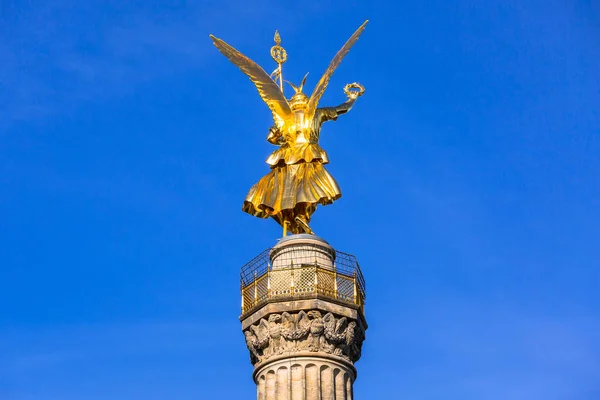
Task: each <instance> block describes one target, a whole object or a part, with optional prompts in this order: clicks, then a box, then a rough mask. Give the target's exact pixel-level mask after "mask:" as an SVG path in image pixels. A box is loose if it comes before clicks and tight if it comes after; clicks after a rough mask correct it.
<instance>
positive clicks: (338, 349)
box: [244, 310, 364, 365]
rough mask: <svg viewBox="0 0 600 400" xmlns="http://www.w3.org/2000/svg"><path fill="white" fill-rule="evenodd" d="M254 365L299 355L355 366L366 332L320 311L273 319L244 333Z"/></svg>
mask: <svg viewBox="0 0 600 400" xmlns="http://www.w3.org/2000/svg"><path fill="white" fill-rule="evenodd" d="M244 335H245V337H246V344H247V346H248V350H250V361H251V362H252V364H254V365H256V364H257V363H260V362H263V361H266V360H268V359H270V358H271V357H274V356H278V355H282V354H290V353H295V352H315V353H318V352H322V353H326V354H333V355H336V356H339V357H342V358H343V359H345V360H347V361H350V362H355V361H357V360H358V359H359V358H360V353H361V347H362V343H363V340H364V332H363V330H362V329H360V327H358V326H357V321H355V320H352V319H350V318H347V317H337V316H335V315H334V314H333V313H331V312H328V313H326V314H325V315H323V313H322V312H321V311H319V310H310V311H307V312H305V311H299V312H293V313H288V312H283V313H281V314H279V313H275V314H271V315H269V316H268V317H267V318H266V319H265V318H262V319H260V320H259V321H258V322H257V323H255V324H253V325H250V326H249V327H248V328H247V329H246V330H244Z"/></svg>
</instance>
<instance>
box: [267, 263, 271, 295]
mask: <svg viewBox="0 0 600 400" xmlns="http://www.w3.org/2000/svg"><path fill="white" fill-rule="evenodd" d="M270 298H271V271H269V266H268V265H267V299H270Z"/></svg>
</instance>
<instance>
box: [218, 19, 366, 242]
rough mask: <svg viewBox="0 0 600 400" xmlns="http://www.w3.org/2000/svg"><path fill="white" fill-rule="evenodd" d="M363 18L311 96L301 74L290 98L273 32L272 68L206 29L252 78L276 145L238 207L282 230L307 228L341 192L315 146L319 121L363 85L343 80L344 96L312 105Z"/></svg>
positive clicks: (340, 109)
mask: <svg viewBox="0 0 600 400" xmlns="http://www.w3.org/2000/svg"><path fill="white" fill-rule="evenodd" d="M367 22H368V21H365V22H364V23H363V24H362V25H361V26H360V27H359V28H358V29H357V30H356V32H354V34H353V35H352V36H350V38H349V39H348V40H347V41H346V43H345V44H344V46H342V48H341V49H340V50H339V51H338V52H337V54H336V55H335V57H333V59H332V60H331V62H330V64H329V67H328V68H327V70H326V71H325V73H324V74H323V76H322V77H321V79H320V80H319V81H318V82H317V85H316V86H315V88H314V90H313V92H312V94H311V96H310V97H308V96H307V95H306V94H305V93H304V92H303V89H304V85H305V83H306V78H307V76H304V79H303V80H302V82H301V83H300V85H298V86H296V85H293V84H291V83H290V86H291V87H292V88H293V90H294V94H293V95H292V97H291V98H290V99H286V97H285V95H284V88H283V82H284V81H283V73H282V64H283V63H284V62H285V61H286V60H287V53H286V51H285V49H284V48H283V47H281V46H280V43H281V38H280V36H279V33H278V32H276V33H275V43H276V45H275V46H273V47H272V48H271V56H272V57H273V59H274V60H275V61H276V62H277V63H278V67H277V69H276V70H275V71H274V72H273V73H272V74H268V73H267V72H266V71H265V70H264V69H263V68H262V67H260V66H259V65H258V64H257V63H255V62H254V61H252V60H251V59H250V58H248V57H246V56H245V55H243V54H242V53H240V52H239V51H238V50H236V49H234V48H233V47H232V46H230V45H229V44H227V43H225V42H224V41H223V40H221V39H219V38H216V37H214V36H213V35H210V38H211V39H212V41H213V44H214V45H215V46H216V47H217V49H219V51H220V52H221V53H222V54H223V55H225V57H227V58H228V59H229V61H231V62H232V63H233V64H235V65H236V66H237V67H238V68H239V69H240V70H241V71H242V72H243V73H244V74H246V75H247V76H248V77H249V78H250V80H251V81H252V83H254V85H255V86H256V89H257V90H258V93H259V95H260V97H261V98H262V99H263V101H264V102H265V103H266V104H267V106H268V107H269V109H270V110H271V113H272V114H273V121H274V124H273V126H271V128H270V129H269V133H268V135H267V141H268V142H269V143H271V144H273V145H275V146H277V147H278V148H277V149H276V150H275V151H274V152H273V153H272V154H271V155H270V156H269V157H268V158H267V164H269V166H270V172H269V173H268V174H267V175H265V176H263V177H262V178H261V179H260V180H259V181H258V182H257V183H256V184H254V186H252V187H251V188H250V191H249V192H248V194H247V196H246V199H245V200H244V204H243V207H242V210H243V211H245V212H246V213H248V214H251V215H253V216H255V217H259V218H269V217H270V218H273V219H274V220H275V221H277V222H278V223H279V224H280V225H281V226H282V227H283V232H284V236H285V235H286V234H287V232H288V231H289V232H291V233H294V234H297V233H309V234H312V233H313V232H312V229H311V228H310V226H309V223H310V220H311V217H312V214H313V213H314V212H315V210H316V209H317V206H318V205H319V204H320V205H328V204H332V203H333V202H334V201H336V200H337V199H339V198H340V197H341V196H342V192H341V190H340V188H339V186H338V184H337V182H336V181H335V179H334V178H333V176H331V174H330V173H329V172H328V171H327V170H326V169H325V167H324V165H325V164H327V163H329V158H328V156H327V153H326V152H325V150H323V149H322V148H321V147H320V146H319V136H320V133H321V126H322V124H323V123H324V122H327V121H335V120H337V118H338V116H340V115H342V114H345V113H347V112H348V111H350V109H351V108H352V106H353V105H354V102H355V101H356V99H357V98H358V97H359V96H361V95H362V94H363V93H364V87H363V86H362V85H360V84H358V83H352V84H348V85H346V86H345V87H344V92H345V94H346V96H347V101H345V102H344V103H342V104H340V105H338V106H335V107H318V106H319V101H320V99H321V97H322V96H323V94H324V93H325V90H326V89H327V85H328V84H329V80H330V79H331V77H332V75H333V73H334V71H335V70H336V69H337V67H338V66H339V65H340V63H341V62H342V59H343V58H344V57H345V56H346V54H348V52H349V51H350V48H351V47H352V46H353V45H354V43H356V41H357V40H358V38H359V36H360V35H361V34H362V33H363V31H364V29H365V26H366V25H367ZM307 75H308V74H307ZM273 78H275V79H277V80H278V81H279V83H278V82H276V81H275V80H274V79H273ZM286 82H287V81H286ZM288 83H289V82H288Z"/></svg>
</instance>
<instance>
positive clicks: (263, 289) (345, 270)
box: [241, 249, 366, 314]
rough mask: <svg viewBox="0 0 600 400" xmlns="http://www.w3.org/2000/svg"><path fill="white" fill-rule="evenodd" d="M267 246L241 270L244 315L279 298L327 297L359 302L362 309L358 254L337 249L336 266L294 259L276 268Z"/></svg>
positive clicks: (361, 283) (363, 282)
mask: <svg viewBox="0 0 600 400" xmlns="http://www.w3.org/2000/svg"><path fill="white" fill-rule="evenodd" d="M270 251H271V249H267V250H265V251H264V252H262V253H261V254H260V255H258V256H257V257H255V258H254V259H253V260H252V261H250V262H249V263H248V264H246V265H245V266H244V267H243V268H242V271H241V292H242V314H244V313H246V312H247V311H249V310H250V309H252V308H254V307H256V306H258V305H260V304H263V303H266V302H267V301H269V300H271V299H278V298H314V297H320V296H322V297H327V298H331V299H334V300H337V301H341V302H345V303H351V304H355V305H358V306H359V307H360V309H361V311H364V310H363V307H364V302H365V297H366V292H365V280H364V278H363V276H362V273H361V271H360V267H359V265H358V261H357V260H356V257H354V256H353V255H350V254H346V253H342V252H339V251H336V254H335V262H334V263H333V266H324V265H321V264H320V263H319V262H318V261H317V260H316V259H315V261H314V263H302V264H298V265H294V262H293V261H294V260H293V259H290V260H289V263H286V264H285V265H284V266H281V260H280V259H279V258H278V264H279V266H278V267H276V268H273V266H272V265H271V262H270V261H271V260H270V257H269V254H270Z"/></svg>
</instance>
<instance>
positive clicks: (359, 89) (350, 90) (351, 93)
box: [344, 82, 365, 99]
mask: <svg viewBox="0 0 600 400" xmlns="http://www.w3.org/2000/svg"><path fill="white" fill-rule="evenodd" d="M364 92H365V87H364V86H363V85H361V84H360V83H358V82H354V83H349V84H347V85H346V86H344V93H345V94H346V96H348V97H350V98H354V99H356V98H357V97H359V96H362V95H363V93H364Z"/></svg>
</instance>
